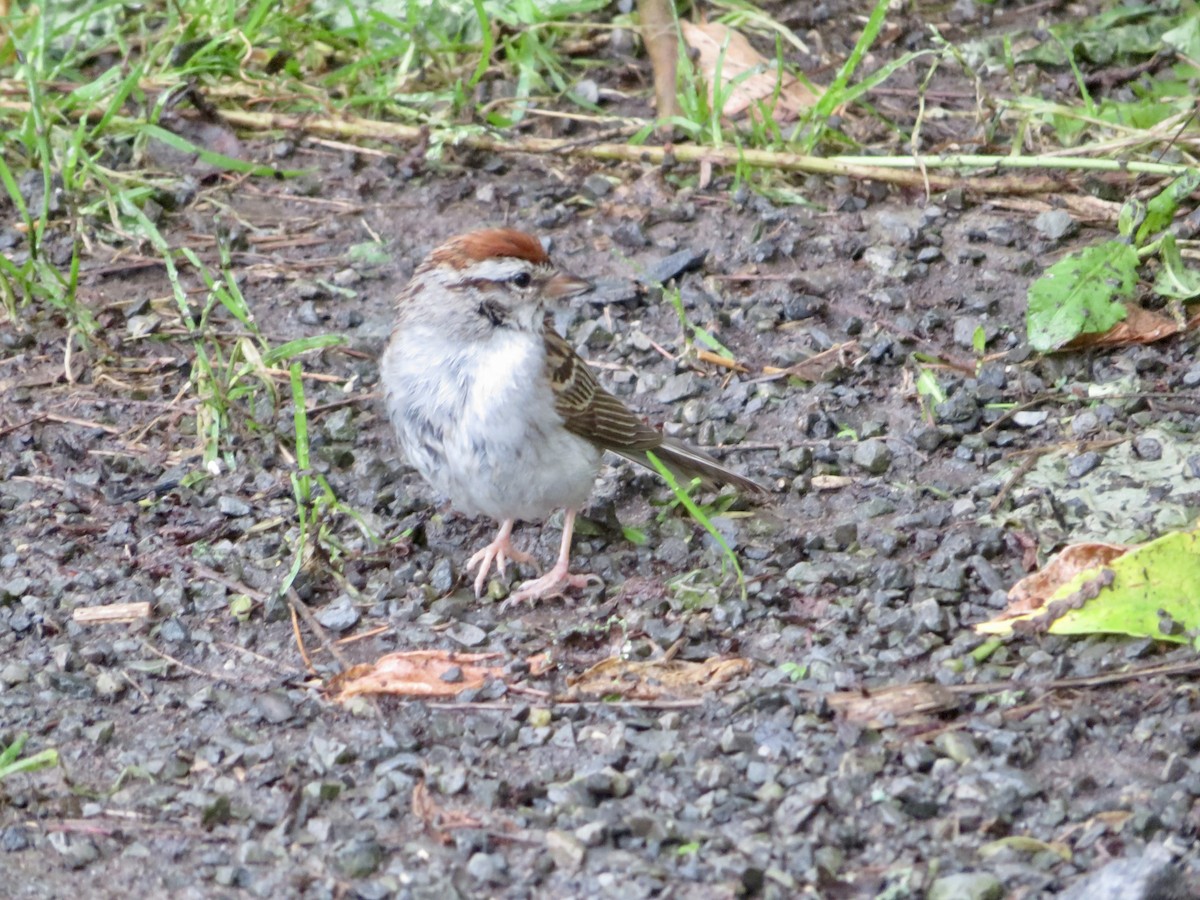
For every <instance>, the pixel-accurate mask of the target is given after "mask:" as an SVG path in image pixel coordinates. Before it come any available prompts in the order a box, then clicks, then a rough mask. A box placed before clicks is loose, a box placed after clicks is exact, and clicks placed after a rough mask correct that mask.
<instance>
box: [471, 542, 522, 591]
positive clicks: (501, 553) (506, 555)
mask: <svg viewBox="0 0 1200 900" xmlns="http://www.w3.org/2000/svg"><path fill="white" fill-rule="evenodd" d="M508 531H509V529H505V528H502V529H501V530H500V533H499V534H498V535H496V539H495V540H493V541H492V542H491V543H490V544H488V545H487V546H486V547H483V548H482V549H480V550H479V551H478V552H477V553H475V554H474V555H473V556H472V557H471V558H470V559H468V560H467V571H468V572H470V571H471V570H472V569H473V568H475V566H479V571H478V572H477V573H476V575H475V596H476V598H479V597H481V596H483V586H484V585H485V584H487V577H488V572H490V571H491V569H492V563H495V564H496V571H497V572H499V573H500V577H501V578H504V577H505V575H506V574H507V571H508V563H509V561H510V560H511V561H512V562H515V563H517V564H519V565H524V564H527V563H531V562H533V557H532V556H530V555H529V554H528V553H523V552H522V551H520V550H518V549H517V548H516V547H514V546H513V545H512V539H511V538H510V537H509V534H508Z"/></svg>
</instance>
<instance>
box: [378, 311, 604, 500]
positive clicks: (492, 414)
mask: <svg viewBox="0 0 1200 900" xmlns="http://www.w3.org/2000/svg"><path fill="white" fill-rule="evenodd" d="M380 375H381V378H382V381H383V384H384V386H385V390H386V394H387V407H388V413H389V415H390V417H391V420H392V424H393V425H394V426H395V428H396V432H397V435H398V436H399V439H400V445H401V447H402V449H403V450H404V452H405V454H406V455H407V456H408V459H409V461H410V462H411V463H412V465H413V466H414V467H415V468H416V469H417V471H419V472H420V473H421V475H422V476H423V477H424V478H425V480H426V481H428V482H429V483H430V484H431V485H432V486H433V487H434V488H435V489H436V490H437V491H438V492H440V493H442V494H444V495H445V496H447V497H449V498H450V501H451V502H452V503H453V504H454V506H455V507H457V508H458V509H460V510H462V511H463V512H466V513H469V514H473V515H474V514H480V513H482V514H485V515H488V516H491V517H492V518H495V519H498V520H503V519H510V518H515V519H540V518H544V517H545V516H546V515H547V514H549V513H550V512H551V511H552V510H554V509H556V508H559V507H572V508H578V507H580V506H581V505H582V504H583V502H584V501H585V500H586V499H587V495H588V494H589V493H590V492H591V488H592V483H593V481H594V480H595V477H596V471H597V469H598V468H599V465H600V451H599V450H597V449H596V447H595V446H593V445H592V444H591V443H590V442H589V441H586V440H584V439H583V438H580V437H577V436H576V435H574V434H571V433H570V432H569V431H567V430H566V429H565V428H564V427H563V420H562V417H561V416H559V415H558V413H557V412H555V410H554V398H553V394H552V392H551V389H550V384H549V382H548V380H547V378H546V374H545V349H544V345H543V342H542V338H541V336H540V335H537V334H533V333H530V332H527V331H520V330H515V329H510V328H498V329H496V330H495V331H494V332H493V333H492V335H491V336H490V337H489V339H488V340H486V341H482V342H479V341H476V342H471V343H470V344H467V345H456V344H453V343H451V342H450V341H447V340H446V338H445V337H444V336H442V335H437V334H433V333H431V332H430V330H429V329H426V328H422V327H420V326H412V327H409V328H407V329H405V331H404V332H403V333H401V334H397V335H396V336H394V337H393V339H392V342H391V343H390V344H389V345H388V348H387V350H386V351H385V352H384V355H383V359H382V360H381V362H380Z"/></svg>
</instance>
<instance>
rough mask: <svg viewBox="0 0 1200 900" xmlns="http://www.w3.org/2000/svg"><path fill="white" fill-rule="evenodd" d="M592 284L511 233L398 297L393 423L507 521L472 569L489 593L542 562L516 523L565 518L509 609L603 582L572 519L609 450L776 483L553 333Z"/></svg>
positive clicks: (730, 478)
mask: <svg viewBox="0 0 1200 900" xmlns="http://www.w3.org/2000/svg"><path fill="white" fill-rule="evenodd" d="M590 289H591V284H590V283H589V282H588V281H586V280H584V279H583V278H580V277H578V276H576V275H573V274H571V273H569V272H567V271H564V270H562V269H559V268H558V267H556V266H555V265H554V264H553V263H552V262H551V260H550V257H549V255H548V253H547V252H546V249H545V247H543V245H542V242H541V241H540V240H538V238H536V237H534V236H533V235H531V234H528V233H525V232H522V231H519V230H516V229H512V228H485V229H481V230H476V231H471V232H468V233H466V234H461V235H459V236H457V237H453V238H451V239H449V240H447V241H446V242H445V243H443V244H441V245H440V246H438V247H437V248H436V249H434V250H432V251H431V252H430V253H429V254H428V255H427V256H426V257H425V258H424V260H423V261H422V262H421V263H420V264H418V265H417V267H416V269H415V270H414V271H413V275H412V277H411V279H410V280H409V282H408V283H407V285H406V286H405V287H404V288H403V289H402V290H401V292H400V293H399V295H398V298H397V302H396V310H395V315H396V318H395V325H394V328H393V330H392V332H391V335H390V337H389V339H388V342H387V345H386V347H385V348H384V351H383V354H382V356H381V357H380V368H379V377H380V385H381V388H382V393H383V395H384V398H385V404H386V408H387V413H388V418H389V419H390V420H391V423H392V426H393V428H394V430H395V432H396V436H397V438H398V442H399V445H400V448H401V450H402V451H403V453H404V455H405V456H406V457H407V459H408V462H409V463H410V464H411V465H412V466H413V468H415V469H416V470H417V472H418V473H419V474H420V475H421V476H422V477H423V478H424V480H425V481H426V482H428V484H429V485H430V486H431V487H432V488H433V489H434V490H435V491H436V492H437V493H439V494H441V495H443V496H444V497H447V498H449V500H450V503H451V506H452V507H454V508H455V509H457V510H459V511H460V512H463V513H465V514H467V515H471V516H481V515H482V516H488V517H490V518H492V519H494V520H495V521H496V522H498V523H499V526H500V527H499V531H498V532H497V534H496V537H495V539H494V540H492V541H491V543H489V544H488V545H487V546H485V547H483V548H482V549H480V550H479V551H478V552H477V553H475V554H474V555H473V556H471V557H470V559H469V560H468V561H467V567H466V571H467V572H468V573H470V572H471V570H473V569H475V568H476V567H478V571H477V573H476V575H475V579H474V589H475V596H476V597H477V598H478V597H480V596H481V594H482V591H483V588H484V585H485V583H486V581H487V577H488V573H489V572H490V571H491V569H492V566H493V565H494V566H495V568H496V571H497V572H498V573H499V574H500V576H501V577H502V578H504V577H506V574H507V572H506V566H507V564H508V563H509V562H514V563H522V564H528V563H532V562H533V558H532V557H531V556H530V555H529V554H527V553H524V552H522V551H520V550H518V549H517V548H516V547H514V546H513V543H512V533H513V527H514V525H515V523H516V521H517V520H544V519H545V518H546V517H548V516H549V515H550V513H551V512H553V511H554V510H555V509H560V508H561V509H563V510H565V513H564V518H563V531H562V541H561V544H560V547H559V554H558V558H557V560H556V562H555V564H554V566H553V567H552V568H551V569H550V571H549V572H546V573H545V574H544V575H542V576H540V577H538V578H535V579H532V580H530V581H526V582H524V583H522V584H521V585H520V586H519V587H518V589H517V590H516V591H515V592H513V593H511V594H510V595H509V597H508V599H507V600H506V601H505V603H506V605H508V604H516V603H520V602H522V601H526V600H530V601H532V600H538V599H542V598H548V597H554V596H560V595H563V594H564V592H565V591H566V590H567V589H569V588H582V587H584V586H586V585H587V584H588V583H589V582H592V581H599V580H600V579H598V578H597V577H596V576H595V575H583V574H572V573H571V571H570V551H571V537H572V534H573V532H574V527H575V518H576V515H577V514H578V512H579V510H580V508H581V507H582V506H583V504H584V503H585V502H586V500H587V498H588V495H589V494H590V493H591V490H592V486H593V484H594V482H595V479H596V476H597V474H598V472H599V468H600V462H601V457H602V455H603V452H604V451H606V450H607V451H611V452H613V453H615V454H617V455H619V456H622V457H624V458H626V459H629V460H632V461H633V462H635V463H638V464H640V465H642V466H645V467H647V468H653V466H652V463H651V462H650V460H649V458H648V456H647V454H649V453H653V454H654V455H655V457H656V458H657V459H658V460H660V461H661V463H662V464H663V465H664V466H665V467H666V468H667V469H668V470H669V471H671V472H672V474H674V475H675V476H676V477H677V478H679V479H680V482H681V483H689V482H691V480H692V479H694V478H699V480H700V482H701V484H703V485H704V486H705V487H706V488H709V489H714V488H717V487H719V486H720V485H723V484H728V485H733V486H735V487H736V488H738V489H740V490H742V491H746V492H749V493H753V494H760V493H762V492H764V491H765V488H764V487H763V486H762V485H760V484H758V483H757V482H756V481H753V480H751V479H749V478H747V477H745V476H743V475H740V474H738V473H737V472H734V471H733V470H731V469H729V468H727V467H726V466H724V465H723V464H721V463H720V462H718V461H717V460H715V459H713V458H712V457H711V456H709V455H708V454H707V453H704V452H702V451H700V450H697V449H695V448H693V447H689V446H688V445H687V444H685V443H683V442H682V441H679V440H676V439H674V438H672V437H668V436H666V435H664V434H663V433H662V432H661V431H660V430H659V429H657V428H654V427H651V426H650V425H648V424H646V422H645V421H644V420H643V419H642V418H641V417H639V416H638V415H636V414H635V413H634V412H633V411H631V410H630V409H629V408H628V407H627V406H625V404H624V403H622V402H621V401H620V400H618V399H617V398H616V397H614V396H613V395H612V394H610V393H609V392H608V391H606V390H605V389H604V388H603V386H601V384H600V383H599V381H598V380H597V379H596V376H595V374H593V372H592V370H591V369H590V368H589V367H588V365H587V363H586V362H584V360H583V359H582V358H580V356H579V355H578V354H577V353H576V352H575V350H574V349H573V348H572V347H571V345H570V344H569V343H567V341H566V340H564V339H563V337H562V336H561V335H559V334H558V332H557V331H556V330H555V329H554V327H553V321H552V317H551V312H550V310H551V309H552V308H553V306H554V304H558V303H562V302H564V301H568V300H570V299H571V298H573V297H576V296H578V295H580V294H582V293H584V292H586V291H588V290H590Z"/></svg>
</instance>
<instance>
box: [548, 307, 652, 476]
mask: <svg viewBox="0 0 1200 900" xmlns="http://www.w3.org/2000/svg"><path fill="white" fill-rule="evenodd" d="M545 339H546V375H547V377H548V378H549V379H550V386H551V388H552V389H553V390H554V408H555V410H556V411H557V412H558V414H559V415H560V416H562V417H563V419H564V421H565V423H566V426H567V430H568V431H570V432H572V433H574V434H577V435H579V436H580V437H582V438H586V439H587V440H589V441H591V442H592V443H593V444H595V445H596V446H597V447H600V448H602V449H604V450H612V451H613V452H615V453H629V452H631V451H638V450H653V449H654V448H655V447H658V446H659V445H661V444H662V441H663V437H662V435H661V434H660V433H659V432H658V431H657V430H655V429H654V428H651V427H650V426H649V425H647V424H646V423H645V422H643V421H642V420H641V419H639V418H638V417H637V416H636V415H634V414H633V413H632V412H631V411H630V410H629V409H628V408H627V407H626V406H625V404H624V403H622V402H621V401H620V400H618V399H617V398H616V397H614V396H613V395H612V394H610V393H609V392H608V391H606V390H605V389H604V388H603V387H601V386H600V382H598V381H597V380H596V376H595V375H594V374H592V370H591V369H589V368H588V364H587V363H585V362H584V361H583V360H582V359H580V358H579V354H578V353H576V352H575V351H574V350H573V349H571V345H570V344H568V343H567V342H566V341H565V340H563V339H562V338H561V337H560V336H559V335H558V332H556V331H555V330H554V328H553V326H552V325H551V324H550V323H549V322H547V323H546V330H545Z"/></svg>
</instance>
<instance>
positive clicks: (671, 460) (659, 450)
mask: <svg viewBox="0 0 1200 900" xmlns="http://www.w3.org/2000/svg"><path fill="white" fill-rule="evenodd" d="M617 452H620V451H617ZM650 452H651V453H653V454H654V455H655V456H657V457H658V460H659V462H661V463H662V464H663V465H664V466H666V467H667V468H668V469H670V470H671V474H673V475H674V476H675V477H676V478H678V479H679V480H680V481H682V482H690V481H691V480H692V479H693V478H699V479H700V483H701V484H702V485H704V487H705V488H706V489H707V490H714V491H715V490H717V489H718V488H720V487H721V485H723V484H731V485H733V486H734V487H736V488H737V489H738V490H740V491H745V492H747V493H751V494H765V493H766V491H767V489H766V488H765V487H763V486H762V485H761V484H759V483H758V482H757V481H752V480H751V479H749V478H747V477H745V476H744V475H739V474H738V473H737V472H735V471H733V470H732V469H729V468H727V467H726V466H724V465H722V464H721V463H719V462H717V460H715V459H713V458H712V457H711V456H709V455H708V454H707V453H705V452H703V451H701V450H697V449H696V448H695V447H689V446H688V445H687V444H685V443H683V442H682V441H677V440H675V439H674V438H669V437H664V438H663V442H662V444H661V445H660V446H658V447H654V448H653V449H652V450H651V451H650ZM621 456H624V457H625V458H626V459H628V460H632V461H633V462H635V463H637V464H638V465H641V466H645V467H646V468H647V469H653V468H654V466H652V465H651V464H650V460H649V459H647V457H646V453H645V451H632V452H627V453H621Z"/></svg>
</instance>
